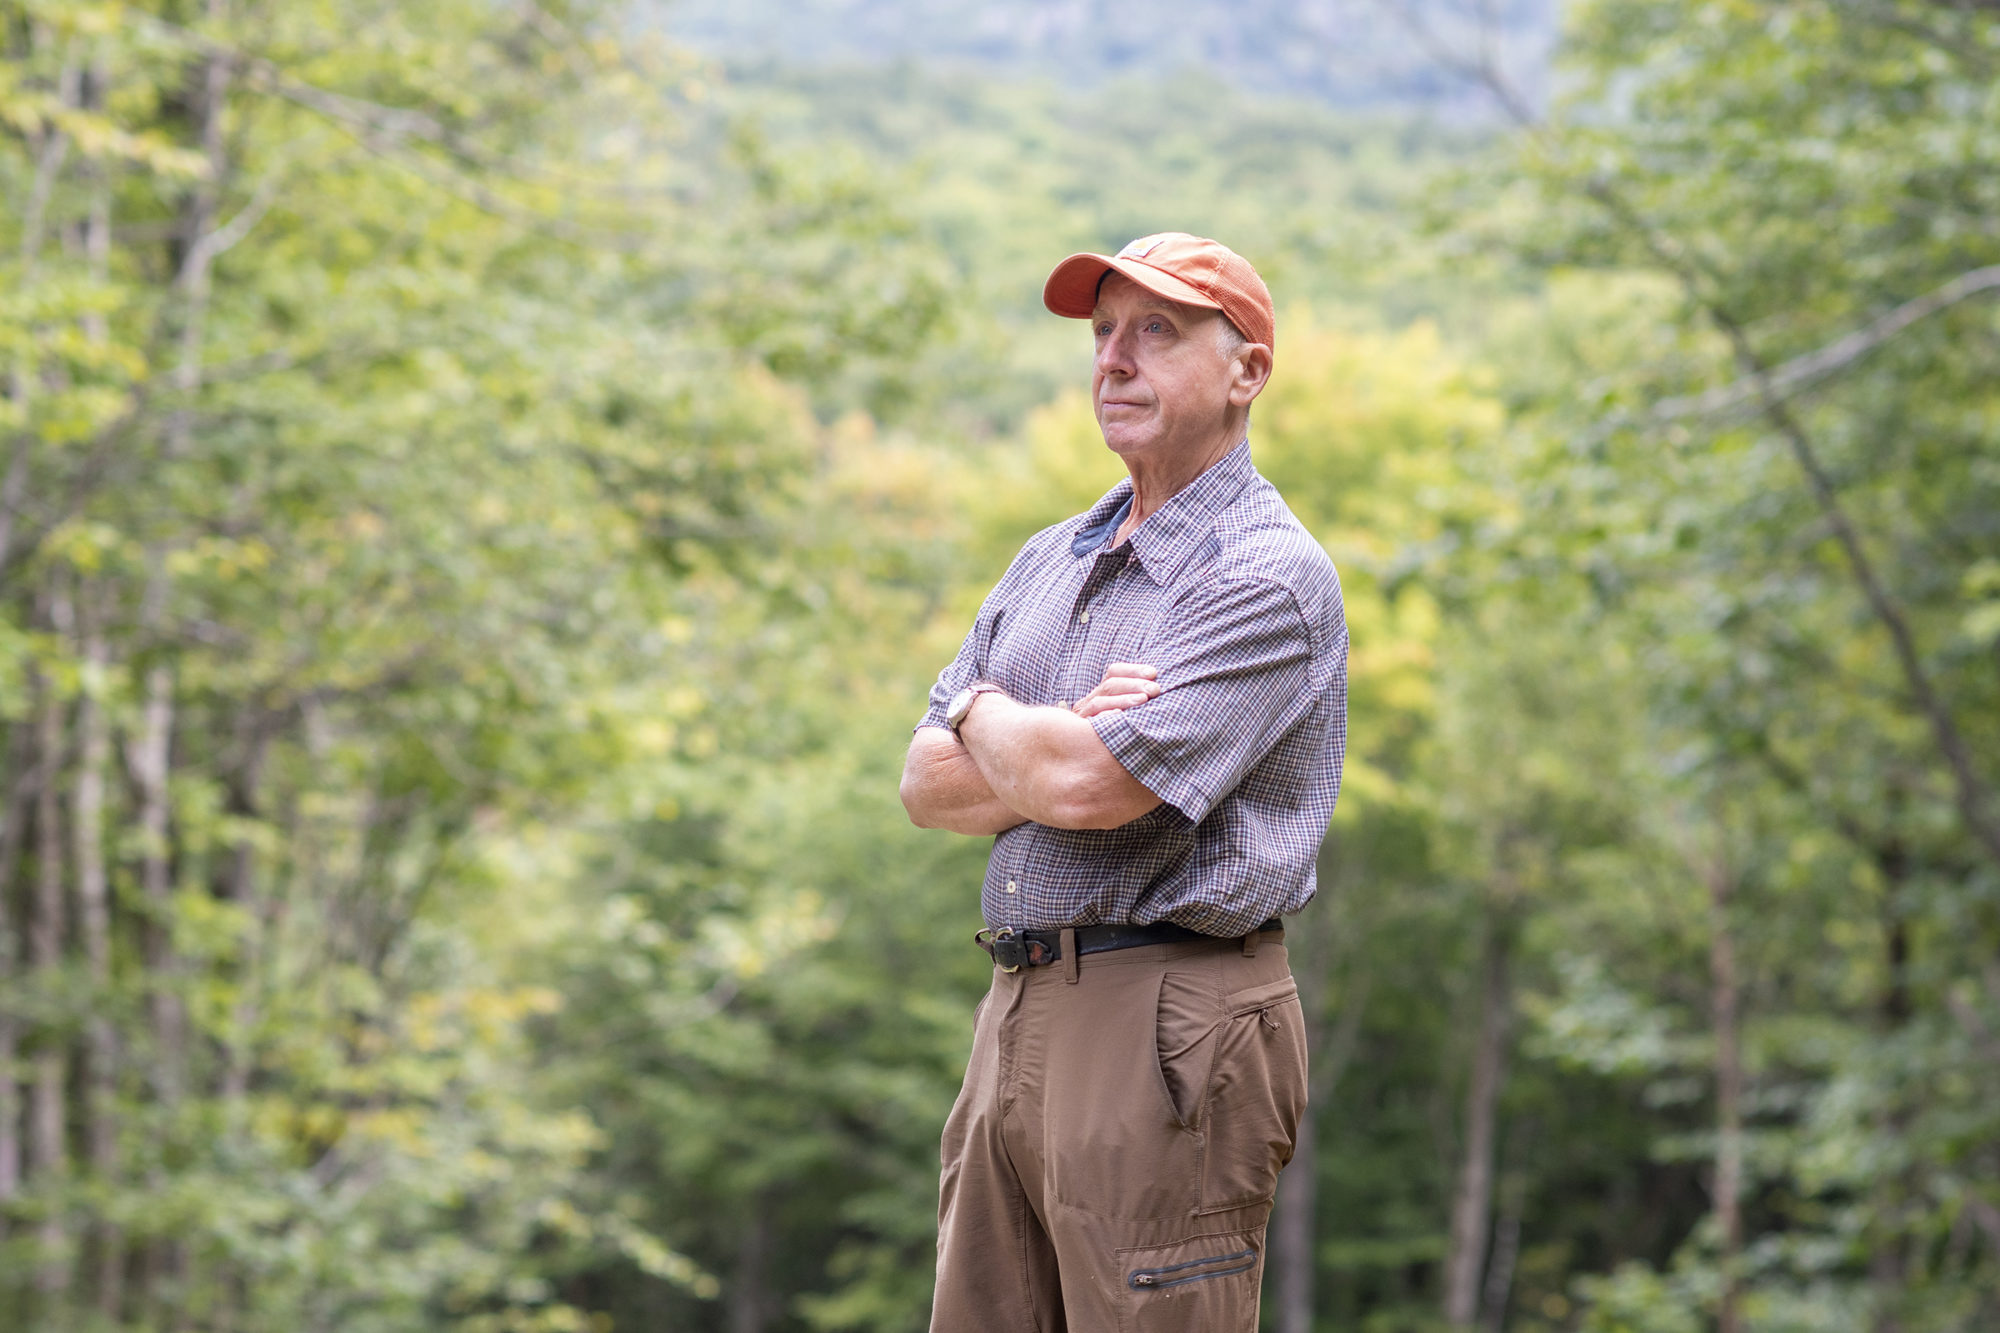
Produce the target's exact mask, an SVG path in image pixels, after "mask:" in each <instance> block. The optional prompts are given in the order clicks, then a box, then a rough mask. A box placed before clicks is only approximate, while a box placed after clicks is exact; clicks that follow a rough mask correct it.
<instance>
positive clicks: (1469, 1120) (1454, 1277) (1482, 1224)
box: [1444, 910, 1513, 1328]
mask: <svg viewBox="0 0 2000 1333" xmlns="http://www.w3.org/2000/svg"><path fill="white" fill-rule="evenodd" d="M1512 943H1513V941H1512V938H1511V931H1510V929H1509V927H1508V924H1507V922H1506V921H1505V920H1504V919H1502V917H1501V915H1500V913H1499V912H1498V911H1497V910H1489V912H1488V916H1487V924H1486V938H1485V941H1484V943H1483V945H1482V948H1481V955H1482V957H1481V967H1480V972H1481V982H1482V984H1481V991H1480V999H1481V1012H1480V1020H1479V1033H1478V1037H1477V1039H1476V1041H1475V1043H1474V1046H1473V1051H1472V1080H1471V1086H1470V1087H1469V1088H1468V1089H1467V1090H1466V1097H1465V1156H1464V1159H1463V1160H1462V1161H1461V1163H1460V1165H1459V1172H1458V1188H1457V1190H1456V1191H1455V1193H1454V1197H1453V1199H1452V1208H1451V1250H1450V1252H1449V1255H1448V1256H1447V1258H1446V1260H1445V1283H1444V1317H1445V1319H1446V1321H1447V1322H1448V1323H1450V1324H1451V1326H1452V1327H1454V1328H1470V1327H1472V1325H1473V1322H1474V1320H1476V1319H1477V1318H1478V1316H1479V1290H1480V1278H1481V1276H1482V1275H1483V1274H1484V1272H1485V1271H1486V1239H1487V1231H1488V1227H1489V1225H1490V1220H1491V1215H1492V1207H1493V1139H1494V1132H1493V1131H1494V1123H1495V1121H1496V1119H1497V1118H1498V1113H1499V1107H1500V1088H1501V1085H1502V1083H1503V1082H1504V1081H1505V1079H1506V1074H1507V1033H1508V1029H1509V1027H1510V1026H1511V1022H1510V1020H1511V1017H1512V1015H1511V1013H1510V1010H1511V1009H1512V1007H1513V988H1512V982H1511V980H1510V979H1509V977H1508V954H1509V952H1510V950H1511V947H1512Z"/></svg>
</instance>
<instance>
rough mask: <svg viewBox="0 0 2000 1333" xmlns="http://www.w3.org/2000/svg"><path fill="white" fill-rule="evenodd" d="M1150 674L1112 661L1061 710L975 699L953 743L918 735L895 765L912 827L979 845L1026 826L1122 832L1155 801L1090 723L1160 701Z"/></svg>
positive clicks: (948, 737) (941, 733)
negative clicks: (978, 839) (980, 839)
mask: <svg viewBox="0 0 2000 1333" xmlns="http://www.w3.org/2000/svg"><path fill="white" fill-rule="evenodd" d="M1158 676H1159V673H1158V672H1157V671H1155V670H1154V669H1153V668H1152V667H1150V666H1144V665H1141V664H1139V663H1135V662H1113V663H1112V664H1111V665H1110V666H1109V667H1107V668H1105V671H1104V680H1103V681H1102V683H1100V684H1099V685H1098V686H1097V688H1096V689H1094V690H1092V691H1091V692H1090V693H1089V694H1088V695H1086V696H1084V697H1083V698H1082V699H1079V700H1078V701H1077V702H1076V704H1075V705H1074V706H1073V707H1070V708H1037V707H1031V706H1029V705H1027V704H1022V703H1017V702H1016V701H1015V700H1013V699H1010V698H1008V697H1007V696H1006V695H1005V694H1000V693H988V694H982V695H980V696H979V697H978V698H977V699H975V700H974V701H973V704H972V711H971V712H969V713H967V714H966V717H965V720H964V721H963V722H961V723H960V724H959V728H958V731H959V736H960V737H962V738H963V740H964V743H963V744H960V742H959V741H958V740H956V739H953V737H952V734H951V732H949V731H947V730H945V729H944V728H942V727H935V726H932V727H919V728H917V734H916V736H915V738H913V739H912V740H911V742H910V752H909V755H908V757H907V758H905V759H904V761H903V782H902V788H901V791H902V797H903V808H904V809H905V810H907V811H909V812H910V821H911V822H912V823H914V824H916V825H917V826H918V827H919V828H941V829H949V830H950V831H951V832H953V833H966V834H972V835H975V836H984V835H990V834H994V833H1000V832H1004V831H1005V830H1007V829H1010V828H1013V827H1014V826H1015V825H1016V824H1022V823H1027V822H1028V821H1030V820H1032V821H1034V822H1035V823H1037V824H1047V825H1049V826H1050V827H1052V828H1072V829H1086V828H1088V829H1108V828H1117V827H1118V826H1120V825H1121V824H1129V823H1131V822H1132V821H1133V820H1135V819H1137V818H1138V817H1139V816H1141V815H1143V814H1145V813H1146V812H1147V811H1149V810H1151V809H1153V808H1154V807H1155V806H1157V805H1159V803H1160V798H1159V797H1158V796H1155V795H1154V794H1153V793H1152V792H1151V791H1149V790H1147V788H1146V787H1145V786H1144V785H1142V784H1141V783H1140V782H1139V780H1138V779H1137V778H1135V777H1133V776H1132V775H1131V774H1130V773H1128V772H1126V771H1125V767H1124V765H1122V764H1120V763H1119V762H1118V761H1117V759H1115V758H1113V757H1112V754H1111V751H1109V750H1107V749H1105V748H1104V742H1103V741H1101V740H1099V739H1098V738H1097V730H1096V728H1094V727H1092V726H1091V725H1090V719H1091V718H1093V717H1095V716H1096V715H1097V714H1099V713H1110V712H1116V711H1118V710H1120V709H1124V708H1136V707H1138V706H1139V705H1141V704H1143V703H1145V702H1146V701H1147V700H1148V699H1151V698H1153V697H1154V696H1156V695H1157V694H1159V692H1160V685H1159V681H1158Z"/></svg>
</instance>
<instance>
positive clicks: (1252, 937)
mask: <svg viewBox="0 0 2000 1333" xmlns="http://www.w3.org/2000/svg"><path fill="white" fill-rule="evenodd" d="M1263 938H1264V928H1263V927H1262V926H1259V927H1257V929H1255V930H1253V931H1251V932H1250V933H1249V934H1248V935H1245V936H1244V937H1243V956H1244V957H1245V958H1255V957H1256V956H1257V945H1258V942H1259V941H1261V940H1262V939H1263Z"/></svg>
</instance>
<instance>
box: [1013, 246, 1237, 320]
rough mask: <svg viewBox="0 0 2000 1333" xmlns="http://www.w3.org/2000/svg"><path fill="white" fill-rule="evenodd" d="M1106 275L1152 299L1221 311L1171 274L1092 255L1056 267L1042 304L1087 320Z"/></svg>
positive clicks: (1139, 264) (1075, 257) (1046, 283)
mask: <svg viewBox="0 0 2000 1333" xmlns="http://www.w3.org/2000/svg"><path fill="white" fill-rule="evenodd" d="M1106 273H1122V274H1124V275H1125V276H1126V277H1128V278H1130V279H1131V280H1132V281H1134V282H1136V283H1138V284H1139V285H1140V286H1141V287H1144V288H1145V289H1146V290H1147V291H1149V292H1151V293H1153V295H1155V296H1164V297H1166V298H1167V299H1168V300H1169V301H1178V302H1180V303H1181V304H1182V305H1194V306H1200V307H1201V308H1202V309H1204V310H1220V309H1222V307H1221V306H1220V305H1219V304H1217V303H1216V302H1215V301H1213V300H1210V299H1209V298H1208V297H1206V296H1204V295H1202V293H1201V291H1200V290H1199V289H1198V288H1195V287H1190V286H1189V285H1188V284H1187V283H1185V282H1182V281H1181V280H1180V279H1179V278H1177V277H1175V276H1174V275H1173V274H1171V273H1166V272H1163V271H1161V270H1160V269H1156V268H1154V267H1153V266H1152V265H1151V264H1142V263H1139V262H1138V261H1137V260H1132V259H1117V258H1114V257H1112V256H1110V255H1093V254H1080V255H1071V256H1070V257H1069V258H1068V259H1065V260H1063V261H1062V263H1060V264H1057V265H1056V266H1055V270H1054V271H1053V272H1051V273H1050V274H1049V280H1048V281H1047V282H1045V283H1043V284H1042V304H1043V305H1045V306H1047V307H1048V308H1049V309H1050V310H1051V311H1052V312H1054V313H1055V314H1058V315H1063V316H1066V317H1068V318H1070V319H1089V318H1090V316H1091V314H1092V313H1093V312H1094V311H1095V310H1096V309H1097V286H1098V284H1099V283H1100V282H1102V281H1103V280H1104V275H1105V274H1106Z"/></svg>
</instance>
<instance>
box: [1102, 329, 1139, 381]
mask: <svg viewBox="0 0 2000 1333" xmlns="http://www.w3.org/2000/svg"><path fill="white" fill-rule="evenodd" d="M1131 349H1132V343H1131V336H1130V335H1129V334H1127V333H1126V332H1125V331H1124V330H1123V329H1114V330H1112V331H1111V333H1109V334H1108V335H1106V336H1105V338H1104V339H1103V341H1101V342H1099V343H1098V344H1097V371H1098V373H1099V374H1101V375H1129V374H1131V373H1132V356H1131Z"/></svg>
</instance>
